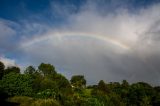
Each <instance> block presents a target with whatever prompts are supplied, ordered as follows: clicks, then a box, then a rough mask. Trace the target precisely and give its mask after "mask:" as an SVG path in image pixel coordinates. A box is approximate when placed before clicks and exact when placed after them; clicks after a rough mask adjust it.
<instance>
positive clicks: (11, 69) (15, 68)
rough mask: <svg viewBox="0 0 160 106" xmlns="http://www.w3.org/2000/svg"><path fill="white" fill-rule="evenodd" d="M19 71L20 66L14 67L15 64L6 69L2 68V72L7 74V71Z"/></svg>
mask: <svg viewBox="0 0 160 106" xmlns="http://www.w3.org/2000/svg"><path fill="white" fill-rule="evenodd" d="M11 72H13V73H20V68H19V67H16V66H11V67H8V68H7V69H5V70H4V74H5V75H6V74H9V73H11Z"/></svg>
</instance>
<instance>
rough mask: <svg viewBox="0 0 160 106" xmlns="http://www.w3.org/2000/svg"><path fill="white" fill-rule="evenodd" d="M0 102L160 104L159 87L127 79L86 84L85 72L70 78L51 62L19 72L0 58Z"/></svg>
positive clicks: (89, 105)
mask: <svg viewBox="0 0 160 106" xmlns="http://www.w3.org/2000/svg"><path fill="white" fill-rule="evenodd" d="M4 95H5V96H4ZM4 101H5V102H4ZM0 102H1V103H6V102H10V103H12V102H13V103H14V105H15V104H16V105H20V106H160V87H159V86H156V87H153V86H151V85H149V84H147V83H145V82H137V83H133V84H129V83H128V82H127V81H126V80H123V81H122V82H121V83H119V82H110V83H106V82H104V81H103V80H100V81H99V82H98V84H97V85H88V86H86V79H85V77H84V75H74V76H72V77H71V80H70V81H69V80H68V79H67V78H66V77H65V76H63V75H62V74H60V73H57V71H56V69H55V67H54V66H53V65H51V64H45V63H41V64H40V65H39V66H38V67H37V69H36V68H35V67H33V66H28V67H27V68H26V70H25V71H24V73H23V74H22V73H20V68H18V67H5V66H4V64H3V63H2V62H0ZM12 106H13V105H12Z"/></svg>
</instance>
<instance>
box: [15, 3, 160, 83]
mask: <svg viewBox="0 0 160 106" xmlns="http://www.w3.org/2000/svg"><path fill="white" fill-rule="evenodd" d="M115 5H116V6H117V4H115ZM113 7H115V6H111V7H109V8H107V6H105V5H100V4H99V3H98V2H96V3H95V2H91V1H88V2H86V3H84V4H83V5H82V6H81V7H79V8H78V10H77V9H75V6H73V5H71V6H64V7H63V8H61V6H57V5H56V4H54V6H53V7H52V9H51V10H53V9H54V12H55V11H57V13H56V14H57V15H58V14H59V15H58V17H62V18H63V19H64V18H65V23H64V24H62V23H61V25H60V26H57V27H55V26H54V27H50V26H47V25H43V24H41V23H34V24H33V23H30V24H28V22H24V25H23V26H26V27H23V28H24V29H23V30H22V32H23V34H22V35H23V36H22V37H21V39H19V43H18V45H19V46H18V47H17V48H18V52H20V53H21V54H20V55H21V57H22V58H23V61H27V62H28V63H27V64H29V63H30V64H34V65H36V66H37V65H38V64H40V63H41V62H47V63H51V64H54V65H55V66H56V67H57V68H58V69H59V70H63V71H64V73H71V74H69V75H73V74H84V75H85V76H86V78H87V80H88V83H95V82H97V81H98V80H100V79H103V80H105V81H120V80H123V79H127V80H128V81H129V82H135V81H146V82H149V83H151V84H155V85H157V84H159V82H160V78H159V75H160V71H159V70H160V64H159V63H160V55H159V54H160V47H159V43H160V42H159V38H160V37H159V36H160V4H158V3H157V4H154V5H151V6H148V7H146V8H139V9H137V10H136V12H135V11H134V12H133V11H131V10H129V9H128V7H123V5H122V4H121V6H120V7H118V8H116V9H114V10H113V12H112V11H111V10H112V9H113ZM65 8H68V9H65ZM72 9H73V11H72ZM75 10H76V12H75ZM105 10H106V11H105ZM27 26H28V27H27ZM43 29H45V31H44V30H43ZM34 30H35V31H34ZM29 34H31V35H30V36H26V35H29ZM69 77H70V76H69Z"/></svg>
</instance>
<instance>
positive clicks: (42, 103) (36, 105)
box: [30, 99, 61, 106]
mask: <svg viewBox="0 0 160 106" xmlns="http://www.w3.org/2000/svg"><path fill="white" fill-rule="evenodd" d="M30 106H61V105H60V104H59V102H58V101H56V100H54V99H38V100H36V101H35V102H33V103H32V104H31V105H30Z"/></svg>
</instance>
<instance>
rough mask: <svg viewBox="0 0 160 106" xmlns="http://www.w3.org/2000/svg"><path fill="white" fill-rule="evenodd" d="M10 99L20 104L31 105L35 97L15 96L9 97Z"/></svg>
mask: <svg viewBox="0 0 160 106" xmlns="http://www.w3.org/2000/svg"><path fill="white" fill-rule="evenodd" d="M9 101H10V102H14V103H19V104H20V106H30V105H31V104H32V102H33V101H34V99H33V98H31V97H27V96H14V97H12V98H9Z"/></svg>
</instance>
